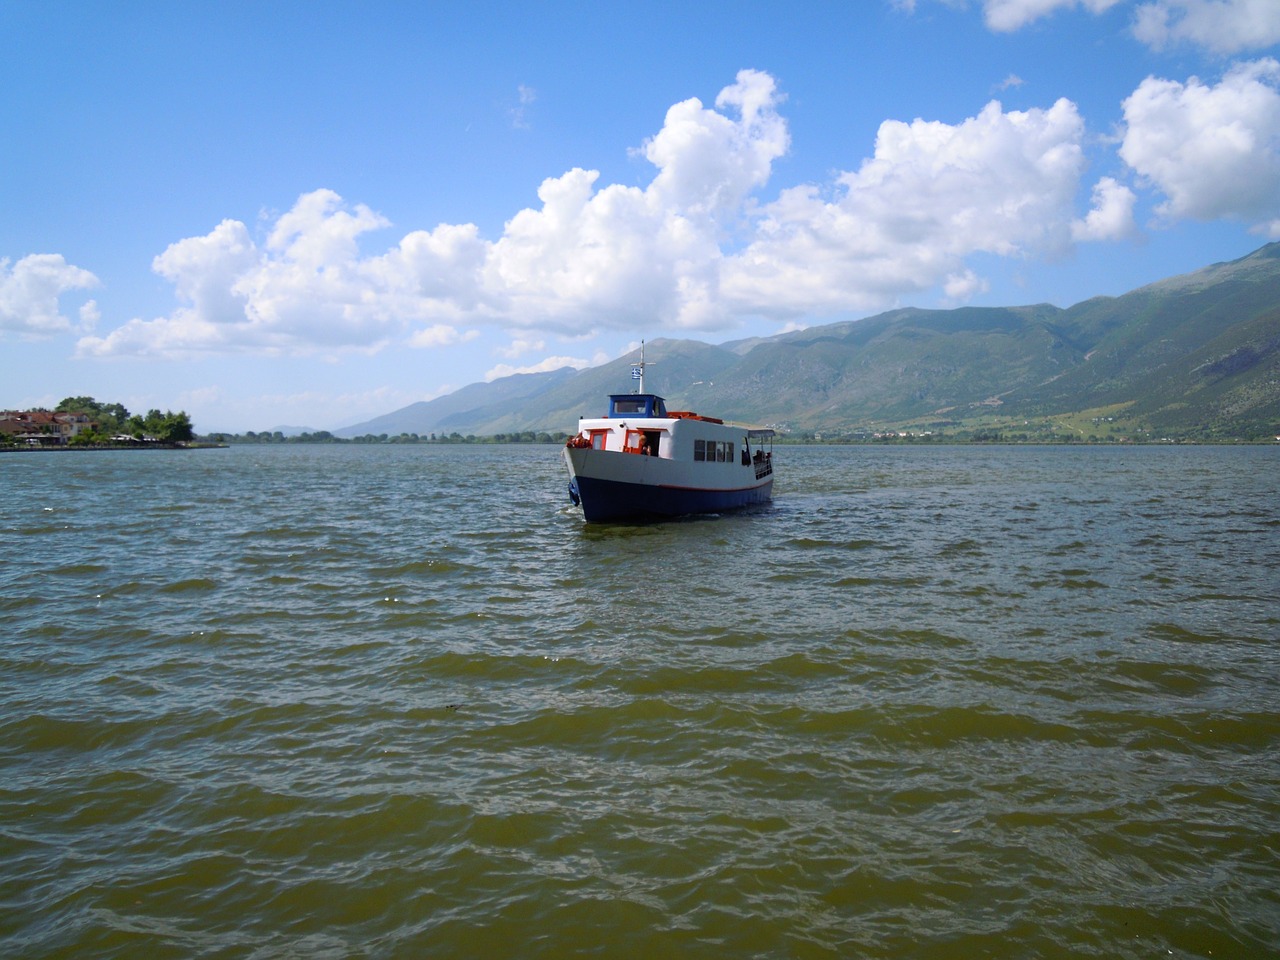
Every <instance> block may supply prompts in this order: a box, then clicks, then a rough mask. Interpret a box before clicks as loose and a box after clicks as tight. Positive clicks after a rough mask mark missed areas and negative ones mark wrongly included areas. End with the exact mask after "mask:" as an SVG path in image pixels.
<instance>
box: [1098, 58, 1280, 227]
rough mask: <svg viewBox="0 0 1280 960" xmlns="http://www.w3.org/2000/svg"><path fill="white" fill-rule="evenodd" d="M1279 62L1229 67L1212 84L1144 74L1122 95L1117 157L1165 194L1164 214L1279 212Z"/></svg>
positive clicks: (1265, 218) (1251, 217)
mask: <svg viewBox="0 0 1280 960" xmlns="http://www.w3.org/2000/svg"><path fill="white" fill-rule="evenodd" d="M1278 84H1280V63H1277V62H1276V61H1275V60H1272V59H1263V60H1259V61H1256V62H1252V63H1242V64H1237V65H1236V66H1234V67H1232V68H1231V69H1230V70H1229V71H1228V72H1227V74H1226V76H1224V77H1223V79H1222V81H1221V82H1220V83H1219V84H1217V85H1216V86H1207V85H1205V84H1204V83H1202V82H1201V81H1200V80H1199V79H1197V78H1195V77H1192V78H1191V79H1190V80H1188V81H1187V82H1186V83H1185V84H1182V83H1178V82H1177V81H1174V80H1162V79H1158V78H1156V77H1148V78H1147V79H1146V80H1144V81H1143V82H1142V83H1141V84H1140V85H1139V86H1138V89H1137V90H1135V91H1134V92H1133V94H1132V95H1130V96H1129V97H1128V98H1127V99H1126V100H1125V101H1124V117H1125V123H1126V124H1127V127H1126V130H1125V134H1124V141H1123V143H1122V144H1121V146H1120V156H1121V157H1122V158H1123V159H1124V161H1125V162H1126V163H1128V164H1129V166H1131V167H1132V168H1133V169H1134V170H1135V171H1136V172H1137V173H1138V174H1139V176H1140V177H1142V178H1143V180H1144V182H1146V183H1149V184H1151V185H1152V186H1154V187H1156V188H1157V189H1159V190H1160V191H1161V192H1163V193H1164V194H1165V196H1166V197H1167V200H1166V201H1165V202H1164V203H1163V204H1161V205H1160V206H1159V207H1158V208H1157V212H1158V213H1160V214H1161V215H1162V216H1164V217H1166V218H1170V219H1172V218H1179V217H1187V218H1191V219H1195V220H1215V219H1236V220H1242V221H1244V222H1246V223H1253V224H1255V225H1262V228H1263V229H1264V230H1269V231H1270V232H1271V234H1272V236H1275V235H1276V234H1275V231H1274V230H1273V229H1271V222H1272V221H1274V220H1276V219H1277V218H1280V86H1278Z"/></svg>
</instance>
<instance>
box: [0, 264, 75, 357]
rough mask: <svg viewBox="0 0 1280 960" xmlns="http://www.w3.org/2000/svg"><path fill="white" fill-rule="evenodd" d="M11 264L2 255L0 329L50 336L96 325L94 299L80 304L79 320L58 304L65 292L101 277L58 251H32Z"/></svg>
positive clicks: (24, 334)
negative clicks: (72, 317) (67, 258)
mask: <svg viewBox="0 0 1280 960" xmlns="http://www.w3.org/2000/svg"><path fill="white" fill-rule="evenodd" d="M9 264H10V261H9V260H8V259H0V333H3V332H5V331H9V332H12V333H16V334H18V335H19V336H23V337H48V336H52V335H53V334H58V333H67V332H70V331H75V330H90V329H92V328H93V325H94V323H96V322H97V319H98V307H97V304H96V303H95V302H94V301H92V300H90V301H88V302H87V303H86V304H84V306H82V307H81V308H80V311H79V317H80V322H79V323H78V324H76V323H73V322H72V321H71V320H70V319H68V318H67V317H65V316H63V314H62V311H61V308H60V306H59V304H58V300H59V298H60V297H61V296H62V295H63V294H64V293H67V292H69V291H71V290H87V289H90V288H92V287H96V286H97V285H98V278H97V277H95V276H94V275H93V274H92V273H90V272H89V271H88V270H84V269H81V268H80V267H76V266H72V265H71V264H69V263H67V261H66V260H65V259H64V258H63V257H62V256H61V255H60V254H56V253H36V254H31V255H30V256H26V257H23V258H22V259H21V260H19V261H18V262H17V263H14V264H13V266H10V265H9Z"/></svg>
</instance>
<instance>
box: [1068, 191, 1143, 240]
mask: <svg viewBox="0 0 1280 960" xmlns="http://www.w3.org/2000/svg"><path fill="white" fill-rule="evenodd" d="M1137 199H1138V198H1137V196H1136V195H1135V194H1134V192H1133V191H1132V190H1130V189H1129V188H1128V187H1126V186H1125V185H1124V184H1122V183H1120V182H1119V181H1118V180H1116V179H1115V178H1114V177H1103V178H1102V179H1101V180H1099V181H1098V182H1097V183H1096V184H1094V187H1093V208H1092V209H1091V210H1090V211H1089V213H1088V215H1086V216H1085V218H1084V219H1083V220H1075V221H1073V222H1072V224H1071V236H1072V238H1073V239H1075V240H1078V241H1082V242H1084V241H1090V240H1124V239H1127V238H1129V237H1132V236H1134V235H1135V234H1136V233H1137V225H1136V224H1135V223H1134V222H1133V205H1134V203H1135V202H1136V201H1137Z"/></svg>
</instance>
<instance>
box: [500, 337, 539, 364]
mask: <svg viewBox="0 0 1280 960" xmlns="http://www.w3.org/2000/svg"><path fill="white" fill-rule="evenodd" d="M544 347H546V341H544V340H537V339H526V338H524V337H517V338H516V339H514V340H512V341H511V345H510V346H509V347H505V348H504V349H501V350H499V351H497V352H498V353H499V354H500V355H501V356H504V357H506V358H507V359H508V360H514V359H515V358H516V357H521V356H524V354H526V353H533V352H535V351H537V350H542V349H543V348H544Z"/></svg>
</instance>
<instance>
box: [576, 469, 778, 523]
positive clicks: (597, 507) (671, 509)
mask: <svg viewBox="0 0 1280 960" xmlns="http://www.w3.org/2000/svg"><path fill="white" fill-rule="evenodd" d="M772 496H773V478H772V477H770V478H769V479H768V480H766V481H765V482H764V483H761V484H758V485H756V486H752V487H746V488H743V489H738V490H705V489H690V488H687V487H664V486H654V485H651V484H644V483H626V482H623V481H619V480H603V479H600V478H597V477H586V476H582V475H578V476H576V477H574V478H573V480H572V481H571V482H570V484H569V497H570V499H572V500H573V502H574V503H580V504H581V505H582V515H583V518H584V519H586V520H587V521H589V522H592V523H599V522H607V521H611V520H643V519H653V518H662V517H681V516H685V515H687V514H694V513H723V512H724V511H726V510H739V509H741V508H743V507H749V506H752V505H754V504H760V503H767V502H768V501H769V499H770V498H771V497H772Z"/></svg>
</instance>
